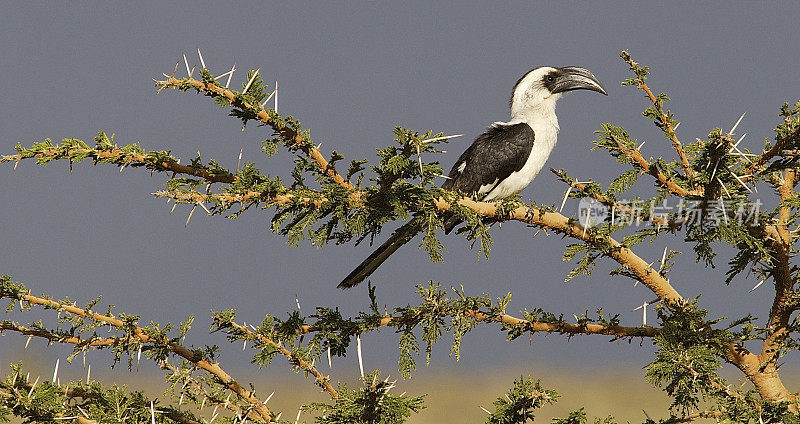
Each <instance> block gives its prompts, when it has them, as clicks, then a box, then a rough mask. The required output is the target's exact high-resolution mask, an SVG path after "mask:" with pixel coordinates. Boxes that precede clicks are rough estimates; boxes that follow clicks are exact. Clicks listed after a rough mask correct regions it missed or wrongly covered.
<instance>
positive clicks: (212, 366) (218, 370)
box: [17, 293, 274, 422]
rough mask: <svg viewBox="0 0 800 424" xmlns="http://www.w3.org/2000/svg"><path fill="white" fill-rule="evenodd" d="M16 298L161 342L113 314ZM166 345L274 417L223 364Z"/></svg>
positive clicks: (261, 415)
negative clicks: (226, 370)
mask: <svg viewBox="0 0 800 424" xmlns="http://www.w3.org/2000/svg"><path fill="white" fill-rule="evenodd" d="M17 298H18V299H20V300H22V301H26V302H28V303H30V304H33V305H41V306H44V307H46V308H52V309H56V310H58V311H63V312H67V313H70V314H73V315H76V316H79V317H85V318H90V319H92V320H94V321H97V322H102V323H105V324H108V325H111V326H114V327H117V328H120V329H126V328H129V326H130V328H132V334H131V336H132V337H135V338H137V339H139V340H140V341H141V342H142V343H163V342H164V341H160V340H155V339H153V338H151V337H150V336H148V335H147V334H145V333H144V330H143V329H142V328H141V327H139V326H136V325H132V324H129V323H126V322H125V321H122V320H120V319H118V318H115V317H113V316H108V315H103V314H99V313H97V312H92V311H87V310H84V309H82V308H79V307H77V306H75V305H71V304H66V303H60V302H56V301H54V300H50V299H45V298H41V297H37V296H33V295H31V294H22V293H21V294H19V295H18V297H17ZM165 345H166V347H167V348H168V349H169V350H170V351H171V352H173V353H174V354H176V355H178V356H180V357H182V358H184V359H186V360H188V361H189V362H191V363H193V364H194V365H195V366H197V367H198V368H201V369H203V370H204V371H206V372H208V373H209V374H211V375H214V376H215V377H217V378H218V379H219V381H220V383H221V384H222V385H223V386H225V387H226V388H227V389H228V390H230V391H232V392H234V393H236V394H237V395H238V396H240V397H241V398H243V399H245V400H247V401H248V402H249V403H250V404H251V406H252V408H253V410H254V411H255V412H257V413H258V415H259V418H260V419H262V420H264V421H266V422H272V421H273V420H274V417H273V415H272V412H271V411H270V410H269V409H268V408H267V407H266V405H264V404H262V403H261V401H260V400H259V399H258V398H257V397H256V396H255V395H253V393H251V392H250V391H249V390H247V389H245V388H244V387H242V385H241V384H239V383H238V382H237V381H236V380H235V379H234V378H233V377H231V376H230V375H229V374H228V373H227V372H225V370H224V369H222V367H220V365H219V363H211V362H210V361H208V360H207V359H205V358H203V357H202V356H201V355H200V354H199V353H198V352H193V351H191V350H189V349H187V348H186V347H184V346H182V345H180V344H178V343H174V342H166V343H165Z"/></svg>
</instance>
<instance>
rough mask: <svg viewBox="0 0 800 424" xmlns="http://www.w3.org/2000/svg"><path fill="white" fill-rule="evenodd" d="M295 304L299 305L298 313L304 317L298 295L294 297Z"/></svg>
mask: <svg viewBox="0 0 800 424" xmlns="http://www.w3.org/2000/svg"><path fill="white" fill-rule="evenodd" d="M294 303H296V304H297V311H298V312H300V314H301V315H302V314H303V310H302V309H300V299H298V298H297V295H294Z"/></svg>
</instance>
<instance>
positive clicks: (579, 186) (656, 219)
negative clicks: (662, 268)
mask: <svg viewBox="0 0 800 424" xmlns="http://www.w3.org/2000/svg"><path fill="white" fill-rule="evenodd" d="M550 172H552V173H554V174H556V176H558V177H559V179H561V181H564V182H565V183H567V184H569V186H570V187H572V188H574V189H576V190H578V191H580V192H583V193H586V194H587V195H589V196H590V197H591V198H592V199H594V200H596V201H598V202H600V203H602V204H604V205H606V206H607V207H610V208H614V209H616V210H619V211H620V212H622V213H624V214H627V215H630V216H631V217H633V218H639V217H640V215H639V214H638V213H637V212H636V210H634V209H633V208H631V207H630V206H628V205H624V204H621V203H619V202H616V201H614V200H611V199H610V198H609V197H608V196H605V195H602V194H599V193H592V192H588V191H587V189H588V186H587V185H586V184H584V183H580V182H576V181H571V180H568V179H565V178H564V176H562V175H561V173H559V171H556V170H555V169H553V168H550ZM650 222H651V223H652V224H653V225H655V226H656V227H657V228H661V227H666V228H667V229H669V230H670V231H672V230H676V229H679V228H680V227H681V225H682V224H683V223H682V222H680V221H675V220H673V219H669V218H664V217H662V216H658V215H654V216H651V217H650ZM612 224H613V222H612Z"/></svg>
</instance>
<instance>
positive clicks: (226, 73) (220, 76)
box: [214, 65, 236, 80]
mask: <svg viewBox="0 0 800 424" xmlns="http://www.w3.org/2000/svg"><path fill="white" fill-rule="evenodd" d="M234 72H236V66H235V65H234V67H233V68H231V70H230V71H228V72H225V73H224V74H220V75H219V76H217V77H216V78H214V80H218V79H220V78H222V77H227V76H230V75H231V74H233V73H234Z"/></svg>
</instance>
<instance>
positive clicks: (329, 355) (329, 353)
mask: <svg viewBox="0 0 800 424" xmlns="http://www.w3.org/2000/svg"><path fill="white" fill-rule="evenodd" d="M328 369H333V361H332V360H331V347H330V346H328Z"/></svg>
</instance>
